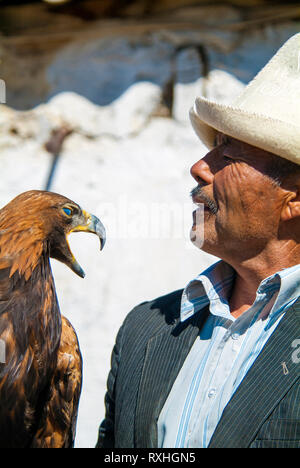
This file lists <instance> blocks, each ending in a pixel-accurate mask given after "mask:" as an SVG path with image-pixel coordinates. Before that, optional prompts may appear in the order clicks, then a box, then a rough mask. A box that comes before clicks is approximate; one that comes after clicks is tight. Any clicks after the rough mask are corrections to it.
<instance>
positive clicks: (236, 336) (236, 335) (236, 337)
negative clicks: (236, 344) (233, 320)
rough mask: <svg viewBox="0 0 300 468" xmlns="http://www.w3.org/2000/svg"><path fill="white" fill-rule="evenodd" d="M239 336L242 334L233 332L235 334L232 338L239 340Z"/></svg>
mask: <svg viewBox="0 0 300 468" xmlns="http://www.w3.org/2000/svg"><path fill="white" fill-rule="evenodd" d="M239 337H240V335H239V334H238V333H233V334H232V335H231V338H232V339H233V340H238V339H239Z"/></svg>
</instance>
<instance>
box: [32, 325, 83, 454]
mask: <svg viewBox="0 0 300 468" xmlns="http://www.w3.org/2000/svg"><path fill="white" fill-rule="evenodd" d="M81 387H82V357H81V352H80V348H79V343H78V339H77V335H76V332H75V330H74V328H73V327H72V325H71V323H70V322H69V321H68V320H67V319H66V318H65V317H62V334H61V342H60V347H59V350H58V360H57V368H56V371H55V374H54V376H53V379H52V382H51V388H50V398H49V399H48V403H47V404H46V406H45V408H44V410H43V416H42V418H41V421H40V424H39V427H38V430H37V432H36V435H35V437H34V439H33V442H32V447H33V448H72V447H73V446H74V440H75V431H76V421H77V413H78V405H79V398H80V393H81Z"/></svg>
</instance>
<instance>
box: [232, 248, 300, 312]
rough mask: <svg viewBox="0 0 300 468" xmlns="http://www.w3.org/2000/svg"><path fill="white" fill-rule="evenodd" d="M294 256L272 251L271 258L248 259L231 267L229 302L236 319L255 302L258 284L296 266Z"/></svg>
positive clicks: (296, 259) (296, 262)
mask: <svg viewBox="0 0 300 468" xmlns="http://www.w3.org/2000/svg"><path fill="white" fill-rule="evenodd" d="M297 253H298V252H297ZM294 254H295V255H294V256H290V255H288V254H287V255H282V252H281V253H280V255H279V252H278V256H276V255H275V252H274V251H273V253H272V257H268V256H264V257H262V255H260V256H258V257H257V258H255V259H248V260H246V261H243V262H240V263H239V264H235V265H232V266H233V268H234V269H235V271H236V278H235V282H234V285H233V288H232V292H231V297H230V300H229V305H230V311H231V314H232V315H233V317H235V318H237V317H239V316H240V315H242V314H243V313H244V312H245V311H246V310H248V309H249V308H250V307H251V306H252V304H253V303H254V301H255V298H256V292H257V289H258V287H259V285H260V283H261V282H262V281H263V280H264V279H265V278H267V277H269V276H272V275H274V274H275V273H276V272H278V271H280V270H283V269H285V268H289V267H292V266H294V265H297V264H298V263H299V262H300V259H299V258H298V256H297V255H296V251H294ZM278 259H280V260H279V261H278Z"/></svg>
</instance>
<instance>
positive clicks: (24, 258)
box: [0, 190, 106, 279]
mask: <svg viewBox="0 0 300 468" xmlns="http://www.w3.org/2000/svg"><path fill="white" fill-rule="evenodd" d="M79 231H81V232H91V233H94V234H96V235H98V237H99V238H100V248H101V249H103V247H104V244H105V239H106V236H105V228H104V226H103V224H102V223H101V221H100V220H99V219H98V218H97V217H96V216H94V215H91V214H89V213H87V212H86V211H84V210H83V209H82V208H81V207H80V206H79V205H78V204H77V203H75V202H73V201H72V200H69V199H68V198H66V197H64V196H62V195H59V194H56V193H52V192H45V191H38V190H31V191H29V192H25V193H22V194H21V195H19V196H18V197H16V198H15V199H14V200H12V201H11V202H10V203H8V205H6V206H5V207H4V208H2V210H0V268H3V267H5V266H7V267H11V271H10V276H12V275H13V274H14V272H15V271H17V270H18V271H19V273H20V274H23V275H24V276H25V278H26V279H28V278H29V277H30V276H31V273H32V271H33V269H34V268H35V266H36V265H37V263H38V260H39V258H40V257H41V256H42V254H43V253H44V254H46V255H48V256H49V257H52V258H55V259H57V260H59V261H61V262H63V263H65V264H66V265H67V266H69V267H70V268H71V270H73V271H74V272H75V273H76V274H77V275H79V276H81V277H82V278H83V277H84V271H83V270H82V268H81V266H80V265H79V264H78V262H77V261H76V259H75V257H74V255H73V254H72V252H71V249H70V246H69V242H68V235H69V234H70V233H72V232H79Z"/></svg>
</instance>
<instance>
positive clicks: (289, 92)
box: [97, 34, 300, 448]
mask: <svg viewBox="0 0 300 468" xmlns="http://www.w3.org/2000/svg"><path fill="white" fill-rule="evenodd" d="M299 57H300V34H297V35H296V36H293V37H292V38H291V39H290V40H289V41H288V42H287V43H286V44H284V46H283V47H282V48H281V49H280V50H279V51H278V53H277V54H276V55H275V56H274V57H273V59H272V60H271V61H270V62H269V63H268V64H267V65H266V66H265V67H264V69H263V70H262V71H261V72H260V73H259V74H258V75H257V77H256V78H255V79H254V80H253V81H252V82H251V83H250V84H249V85H248V86H247V88H246V89H245V91H244V92H243V94H242V95H241V96H240V97H239V98H238V100H237V101H236V102H235V103H234V104H233V105H232V106H224V105H220V104H216V103H213V102H210V101H208V100H206V99H204V98H198V99H197V100H196V104H195V106H194V109H193V110H192V111H191V120H192V123H193V126H194V128H195V130H196V132H197V134H198V135H199V137H200V138H201V139H202V140H203V141H204V142H205V143H206V145H207V146H208V148H209V149H210V152H209V153H208V154H207V155H206V156H205V157H204V158H203V159H201V160H200V161H198V162H197V163H196V164H195V165H194V166H193V167H192V170H191V173H192V176H193V177H194V179H195V180H196V182H197V187H196V188H195V189H194V190H193V191H192V197H193V200H194V202H195V203H196V204H197V205H199V207H198V210H197V211H196V212H195V213H194V224H193V227H192V231H191V238H192V241H193V242H194V243H195V245H197V246H198V247H200V248H202V249H203V250H204V251H206V252H209V253H211V254H213V255H215V256H218V257H219V258H220V259H222V260H221V261H219V262H218V263H216V264H215V265H213V266H212V267H210V268H209V269H208V270H206V271H205V272H203V273H202V274H200V275H199V276H198V277H197V278H196V279H194V280H193V281H191V282H190V283H189V284H188V286H187V287H186V288H185V289H184V290H183V291H182V290H181V291H176V292H173V293H171V294H169V295H167V296H165V297H161V298H159V299H156V300H154V301H153V302H147V303H144V304H141V305H140V306H138V307H137V308H136V309H134V310H133V311H132V312H131V313H130V314H129V315H128V317H127V318H126V320H125V322H124V324H123V326H122V328H121V330H120V332H119V334H118V338H117V342H116V345H115V348H114V351H113V357H112V369H111V372H110V375H109V379H108V391H107V395H106V418H105V420H104V421H103V422H102V424H101V426H100V431H99V440H98V444H97V447H127V448H130V447H167V448H170V447H185V448H194V447H204V448H205V447H214V448H216V447H220V448H229V447H233V448H248V447H251V448H296V447H297V448H300V386H299V376H300V301H299V293H300V279H299V278H300V267H299V261H300V136H299V135H300V106H299V102H300V60H299ZM201 210H204V226H203V223H202V221H201V219H203V217H202V216H198V214H199V213H201Z"/></svg>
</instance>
